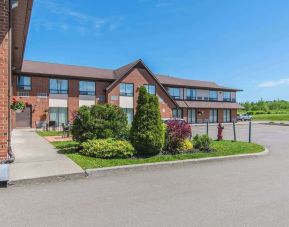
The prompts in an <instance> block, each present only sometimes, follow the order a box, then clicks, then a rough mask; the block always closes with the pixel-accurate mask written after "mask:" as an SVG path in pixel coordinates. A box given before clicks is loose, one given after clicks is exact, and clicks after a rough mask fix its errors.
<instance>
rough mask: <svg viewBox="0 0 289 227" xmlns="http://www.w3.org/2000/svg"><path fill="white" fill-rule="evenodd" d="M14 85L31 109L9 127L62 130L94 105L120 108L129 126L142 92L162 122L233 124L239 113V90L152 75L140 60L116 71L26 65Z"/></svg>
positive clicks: (49, 65)
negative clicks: (153, 99) (152, 99)
mask: <svg viewBox="0 0 289 227" xmlns="http://www.w3.org/2000/svg"><path fill="white" fill-rule="evenodd" d="M12 84H13V96H14V97H16V98H17V99H20V98H21V99H23V100H24V101H25V102H27V103H28V104H29V106H28V107H27V108H26V109H25V111H24V112H21V113H16V114H15V115H14V116H13V127H41V126H42V125H43V124H44V123H48V122H55V124H56V126H61V124H62V123H64V124H66V123H68V122H70V121H72V120H73V117H74V115H75V112H76V111H77V110H78V108H79V107H80V106H83V105H87V106H90V105H94V104H97V103H110V104H114V105H118V106H120V107H121V108H122V109H123V110H124V111H125V112H126V113H127V116H128V121H129V122H131V121H132V119H133V116H134V113H135V111H136V106H137V97H138V90H139V88H140V87H141V86H145V87H146V88H147V90H148V92H149V93H150V94H154V95H157V96H158V98H159V105H160V112H161V116H162V118H163V119H168V118H182V119H185V120H186V121H187V122H188V123H191V124H194V123H205V122H212V123H217V122H231V121H233V120H235V119H236V116H237V109H239V108H242V107H241V106H240V105H239V104H238V103H237V99H236V93H237V92H238V91H240V90H239V89H233V88H227V87H222V86H219V85H217V84H216V83H212V82H205V81H196V80H185V79H180V78H176V77H170V76H163V75H155V74H153V73H152V72H151V70H150V69H149V68H148V67H147V66H146V65H145V64H144V62H143V61H142V60H138V61H135V62H133V63H130V64H128V65H125V66H123V67H121V68H119V69H115V70H109V69H100V68H91V67H80V66H71V65H61V64H51V63H43V62H33V61H24V62H23V66H22V70H21V72H19V73H14V75H13V78H12Z"/></svg>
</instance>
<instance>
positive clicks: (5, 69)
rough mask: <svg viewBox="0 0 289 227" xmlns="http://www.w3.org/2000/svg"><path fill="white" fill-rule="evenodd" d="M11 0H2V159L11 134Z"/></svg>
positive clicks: (5, 155) (0, 55) (0, 76)
mask: <svg viewBox="0 0 289 227" xmlns="http://www.w3.org/2000/svg"><path fill="white" fill-rule="evenodd" d="M8 30H9V1H8V0H2V1H0V159H5V158H6V157H7V152H8V147H9V144H8V135H9V124H8V121H9V119H8V118H9V111H10V108H9V100H8V81H9V70H10V69H9V63H8V58H9V51H8V48H9V45H8V44H9V41H8Z"/></svg>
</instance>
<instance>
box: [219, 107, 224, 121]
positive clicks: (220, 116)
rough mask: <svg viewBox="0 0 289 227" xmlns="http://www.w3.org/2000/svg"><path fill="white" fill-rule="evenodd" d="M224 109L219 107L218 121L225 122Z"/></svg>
mask: <svg viewBox="0 0 289 227" xmlns="http://www.w3.org/2000/svg"><path fill="white" fill-rule="evenodd" d="M223 115H224V110H223V109H218V123H223V120H224V117H223Z"/></svg>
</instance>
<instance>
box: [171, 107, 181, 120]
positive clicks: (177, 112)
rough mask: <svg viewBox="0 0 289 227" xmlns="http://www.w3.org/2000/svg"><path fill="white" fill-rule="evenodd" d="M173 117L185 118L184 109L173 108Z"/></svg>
mask: <svg viewBox="0 0 289 227" xmlns="http://www.w3.org/2000/svg"><path fill="white" fill-rule="evenodd" d="M173 118H183V111H182V109H176V108H175V109H173Z"/></svg>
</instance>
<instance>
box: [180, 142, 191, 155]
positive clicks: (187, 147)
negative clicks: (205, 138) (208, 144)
mask: <svg viewBox="0 0 289 227" xmlns="http://www.w3.org/2000/svg"><path fill="white" fill-rule="evenodd" d="M192 149H193V144H192V142H191V141H190V140H189V139H185V140H184V141H183V142H182V144H181V147H180V150H181V151H183V152H188V151H191V150H192Z"/></svg>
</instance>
